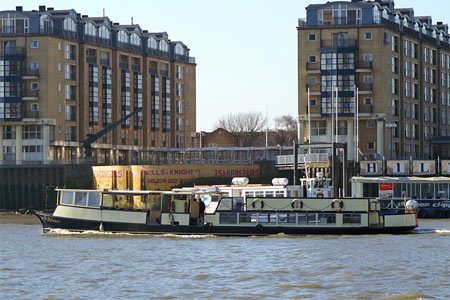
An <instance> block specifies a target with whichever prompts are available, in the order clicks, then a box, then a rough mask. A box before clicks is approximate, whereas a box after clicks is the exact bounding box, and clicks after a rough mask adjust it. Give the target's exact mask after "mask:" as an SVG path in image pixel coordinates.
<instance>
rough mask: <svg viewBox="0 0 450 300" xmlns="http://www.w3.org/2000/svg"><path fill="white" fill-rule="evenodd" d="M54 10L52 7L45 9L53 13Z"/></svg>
mask: <svg viewBox="0 0 450 300" xmlns="http://www.w3.org/2000/svg"><path fill="white" fill-rule="evenodd" d="M53 10H55V9H54V8H53V7H47V11H53Z"/></svg>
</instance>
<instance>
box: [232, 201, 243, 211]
mask: <svg viewBox="0 0 450 300" xmlns="http://www.w3.org/2000/svg"><path fill="white" fill-rule="evenodd" d="M233 210H244V199H243V198H233Z"/></svg>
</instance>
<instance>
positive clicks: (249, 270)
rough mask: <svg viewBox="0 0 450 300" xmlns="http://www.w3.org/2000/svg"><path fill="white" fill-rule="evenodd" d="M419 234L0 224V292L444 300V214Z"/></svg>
mask: <svg viewBox="0 0 450 300" xmlns="http://www.w3.org/2000/svg"><path fill="white" fill-rule="evenodd" d="M420 223H421V224H420V225H421V228H420V229H418V230H417V231H416V232H417V234H410V235H375V236H369V235H363V236H313V235H309V236H300V237H291V236H286V235H274V236H269V237H252V238H242V237H239V238H234V237H213V236H201V235H194V236H191V235H185V236H175V235H158V236H152V235H131V234H110V233H97V232H83V233H71V232H66V231H55V232H52V233H50V234H42V228H41V227H40V226H38V225H21V224H10V223H6V224H5V223H2V222H0V237H1V246H0V248H1V252H0V259H1V260H0V261H1V263H0V299H67V298H72V299H85V298H89V299H126V298H133V299H200V298H201V299H426V298H434V299H449V298H450V297H449V295H450V287H449V285H448V278H450V269H449V268H450V267H449V262H450V260H449V255H448V253H449V252H448V248H449V245H450V220H424V221H421V222H420Z"/></svg>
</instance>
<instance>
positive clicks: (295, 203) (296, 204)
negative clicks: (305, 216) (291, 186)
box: [291, 199, 303, 209]
mask: <svg viewBox="0 0 450 300" xmlns="http://www.w3.org/2000/svg"><path fill="white" fill-rule="evenodd" d="M291 208H292V209H302V208H303V201H302V200H300V199H294V200H292V201H291Z"/></svg>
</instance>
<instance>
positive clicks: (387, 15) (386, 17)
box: [383, 9, 389, 19]
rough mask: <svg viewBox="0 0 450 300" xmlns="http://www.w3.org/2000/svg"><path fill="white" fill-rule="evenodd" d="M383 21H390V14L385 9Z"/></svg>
mask: <svg viewBox="0 0 450 300" xmlns="http://www.w3.org/2000/svg"><path fill="white" fill-rule="evenodd" d="M383 19H389V13H388V11H387V9H383Z"/></svg>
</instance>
